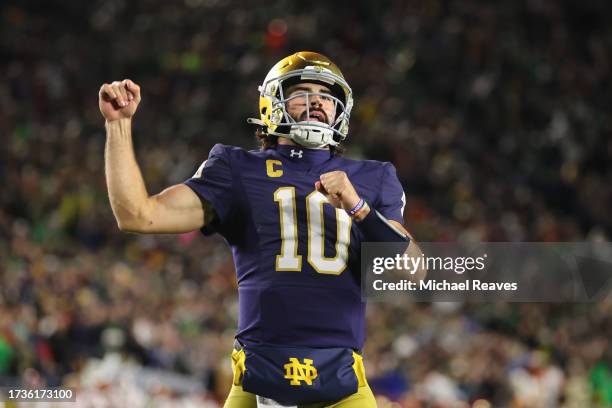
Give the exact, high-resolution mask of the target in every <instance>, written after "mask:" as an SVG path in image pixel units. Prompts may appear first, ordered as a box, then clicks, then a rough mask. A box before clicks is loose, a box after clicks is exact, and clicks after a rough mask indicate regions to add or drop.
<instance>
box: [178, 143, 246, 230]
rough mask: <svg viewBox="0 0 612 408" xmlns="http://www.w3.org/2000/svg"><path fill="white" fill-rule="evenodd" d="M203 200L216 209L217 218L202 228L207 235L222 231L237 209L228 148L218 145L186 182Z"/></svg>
mask: <svg viewBox="0 0 612 408" xmlns="http://www.w3.org/2000/svg"><path fill="white" fill-rule="evenodd" d="M184 184H186V185H187V186H188V187H190V188H191V189H192V190H193V191H194V192H195V193H196V194H197V195H198V196H199V197H200V199H202V200H205V201H207V202H208V203H210V204H211V205H212V206H213V208H214V209H215V213H216V215H217V216H216V218H215V219H214V220H213V221H212V222H211V223H209V225H206V226H205V227H204V228H202V232H203V233H204V234H205V235H211V234H213V233H215V232H218V231H220V230H221V229H223V228H224V227H226V226H227V225H228V224H229V220H230V218H231V217H230V215H231V213H232V211H233V209H234V207H235V201H236V200H235V194H234V191H235V190H234V188H233V187H234V177H233V174H232V168H231V160H230V156H229V153H228V151H227V148H226V147H225V146H223V145H222V144H216V145H214V146H213V148H212V149H211V150H210V153H209V155H208V159H206V160H205V161H204V162H203V163H202V164H201V165H200V167H199V168H198V170H197V171H196V173H195V174H194V175H193V177H191V178H190V179H188V180H186V181H185V182H184Z"/></svg>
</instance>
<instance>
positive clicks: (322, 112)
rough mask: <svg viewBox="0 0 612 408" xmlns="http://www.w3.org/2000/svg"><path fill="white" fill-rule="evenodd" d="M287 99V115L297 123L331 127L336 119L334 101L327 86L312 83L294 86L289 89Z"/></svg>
mask: <svg viewBox="0 0 612 408" xmlns="http://www.w3.org/2000/svg"><path fill="white" fill-rule="evenodd" d="M307 94H308V100H306V95H307ZM327 95H330V96H327ZM285 98H286V99H289V100H288V101H287V104H286V109H287V113H288V114H289V115H291V117H292V118H293V119H295V121H297V122H302V121H318V122H323V123H327V124H328V125H331V124H332V123H333V121H334V119H335V118H336V106H335V104H334V99H333V98H332V97H331V92H330V90H329V88H328V87H326V86H325V85H320V84H315V83H310V82H304V83H300V84H297V85H293V86H290V87H289V88H288V89H287V91H286V94H285ZM306 106H308V109H306Z"/></svg>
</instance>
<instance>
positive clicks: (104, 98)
mask: <svg viewBox="0 0 612 408" xmlns="http://www.w3.org/2000/svg"><path fill="white" fill-rule="evenodd" d="M139 103H140V87H139V86H138V85H136V84H135V83H134V82H133V81H131V80H129V79H124V80H123V81H115V82H113V83H111V84H104V85H102V87H101V88H100V92H99V93H98V105H99V107H100V113H102V116H104V119H106V121H107V122H112V121H114V120H117V119H129V118H131V117H132V116H134V114H135V113H136V109H138V104H139Z"/></svg>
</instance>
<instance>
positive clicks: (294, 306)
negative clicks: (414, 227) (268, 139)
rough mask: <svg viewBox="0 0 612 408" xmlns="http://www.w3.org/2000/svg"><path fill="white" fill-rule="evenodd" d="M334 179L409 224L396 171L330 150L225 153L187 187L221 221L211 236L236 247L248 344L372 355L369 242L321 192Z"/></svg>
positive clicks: (242, 327)
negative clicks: (366, 288)
mask: <svg viewBox="0 0 612 408" xmlns="http://www.w3.org/2000/svg"><path fill="white" fill-rule="evenodd" d="M334 170H343V171H345V172H346V173H347V175H348V177H349V179H350V181H351V182H352V184H353V186H354V187H355V190H356V191H357V193H358V194H359V196H360V197H362V198H364V199H365V200H366V201H367V202H368V203H369V204H370V206H371V207H372V208H375V209H377V210H378V211H379V212H380V213H381V214H383V215H384V216H385V217H387V218H388V219H390V220H395V221H398V222H400V223H401V222H403V219H402V212H403V205H404V193H403V190H402V187H401V185H400V183H399V181H398V179H397V175H396V172H395V168H394V167H393V165H392V164H390V163H382V162H378V161H372V160H363V161H357V160H350V159H346V158H342V157H335V156H332V155H331V154H330V152H329V151H328V150H316V149H305V148H301V147H296V146H288V145H279V146H278V147H277V149H268V150H264V151H261V150H257V151H246V150H243V149H241V148H237V147H231V146H224V145H220V144H217V145H215V146H214V147H213V148H212V150H211V151H210V155H209V157H208V160H206V161H205V162H204V163H203V164H202V166H200V168H199V169H198V171H197V172H196V174H195V175H194V176H193V177H192V178H191V179H189V180H187V181H185V184H186V185H188V186H189V187H191V188H192V189H193V190H194V191H195V192H196V193H197V194H198V195H199V196H200V197H201V198H202V199H204V200H206V201H208V202H209V203H211V204H212V206H213V207H214V209H215V212H216V214H217V217H216V219H215V221H214V222H212V223H210V224H209V225H207V226H206V227H204V229H203V232H204V233H205V234H211V233H214V232H218V233H219V234H221V235H222V236H223V237H224V238H225V239H226V240H227V242H228V243H229V245H230V246H231V249H232V254H233V257H234V263H235V266H236V275H237V279H238V293H239V303H240V315H239V322H238V333H237V338H238V339H239V340H240V341H242V342H243V343H245V344H247V345H248V344H272V345H274V344H276V345H288V346H305V347H349V348H353V349H361V348H362V347H363V343H364V339H365V303H364V302H362V300H361V291H360V281H361V279H360V259H359V253H360V246H361V241H362V236H361V234H360V232H359V228H358V226H357V225H355V224H354V223H353V222H352V219H351V218H350V217H349V216H348V214H347V213H346V212H345V211H344V210H341V209H336V208H334V207H333V206H332V205H331V204H329V203H328V202H327V200H326V198H325V197H324V196H323V194H321V193H319V192H317V191H316V190H315V187H314V186H315V182H316V181H317V180H318V179H319V176H320V175H321V174H323V173H327V172H330V171H334Z"/></svg>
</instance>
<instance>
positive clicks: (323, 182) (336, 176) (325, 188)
mask: <svg viewBox="0 0 612 408" xmlns="http://www.w3.org/2000/svg"><path fill="white" fill-rule="evenodd" d="M315 188H316V189H317V191H318V192H320V193H321V194H323V195H324V196H325V197H326V198H327V200H328V201H329V203H330V204H331V205H333V206H334V207H336V208H342V209H344V210H346V211H349V210H351V209H353V208H354V207H355V206H356V205H357V203H358V202H359V195H358V194H357V192H356V191H355V188H354V187H353V183H351V180H349V178H348V176H347V175H346V173H345V172H343V171H330V172H329V173H324V174H321V176H320V177H319V181H317V182H316V183H315Z"/></svg>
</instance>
